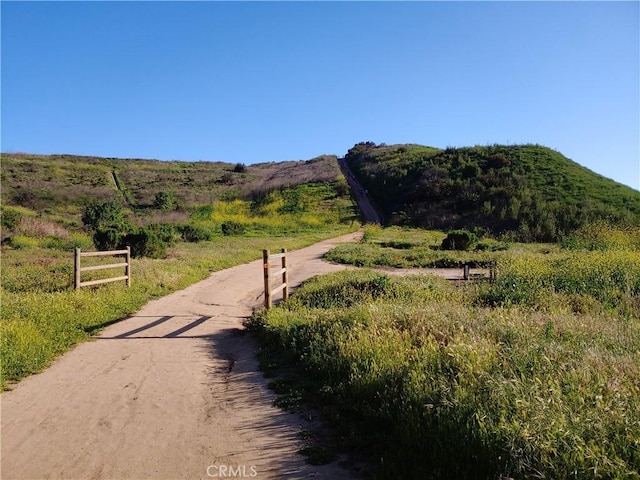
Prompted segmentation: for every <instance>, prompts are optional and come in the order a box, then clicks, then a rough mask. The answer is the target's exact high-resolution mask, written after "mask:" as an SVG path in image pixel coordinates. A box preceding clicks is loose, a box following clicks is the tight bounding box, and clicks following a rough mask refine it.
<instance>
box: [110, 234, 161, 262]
mask: <svg viewBox="0 0 640 480" xmlns="http://www.w3.org/2000/svg"><path fill="white" fill-rule="evenodd" d="M126 246H129V247H131V256H132V257H149V258H161V257H164V256H165V255H166V253H167V244H166V243H165V242H163V241H162V240H161V239H160V237H159V236H158V235H157V234H156V233H155V232H154V231H153V230H151V229H149V228H141V229H139V230H138V231H137V232H132V233H129V234H127V235H125V236H124V237H123V238H122V240H121V242H120V246H119V248H125V247H126Z"/></svg>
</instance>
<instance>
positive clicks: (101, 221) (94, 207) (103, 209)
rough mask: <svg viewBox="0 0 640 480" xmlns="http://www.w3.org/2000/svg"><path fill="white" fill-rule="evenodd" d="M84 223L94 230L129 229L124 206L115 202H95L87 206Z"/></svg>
mask: <svg viewBox="0 0 640 480" xmlns="http://www.w3.org/2000/svg"><path fill="white" fill-rule="evenodd" d="M82 223H84V224H85V225H86V226H87V227H89V228H90V229H92V230H99V229H105V228H116V229H123V228H127V227H128V222H127V221H126V220H125V218H124V209H123V208H122V205H120V204H119V203H118V202H116V201H114V200H109V201H106V202H93V203H91V204H89V205H87V206H86V207H85V209H84V212H83V214H82Z"/></svg>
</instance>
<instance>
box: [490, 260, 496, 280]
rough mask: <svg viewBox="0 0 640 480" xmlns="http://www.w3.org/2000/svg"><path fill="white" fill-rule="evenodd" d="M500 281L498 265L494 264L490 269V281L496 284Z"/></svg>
mask: <svg viewBox="0 0 640 480" xmlns="http://www.w3.org/2000/svg"><path fill="white" fill-rule="evenodd" d="M497 280H498V264H497V263H496V262H493V263H492V264H491V266H490V267H489V281H490V282H491V283H495V282H496V281H497Z"/></svg>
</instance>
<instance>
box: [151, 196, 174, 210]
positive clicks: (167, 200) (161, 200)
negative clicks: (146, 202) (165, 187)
mask: <svg viewBox="0 0 640 480" xmlns="http://www.w3.org/2000/svg"><path fill="white" fill-rule="evenodd" d="M175 203H176V198H175V195H174V194H173V193H171V192H158V193H156V198H155V200H154V201H153V206H154V207H155V208H157V209H159V210H163V211H168V210H173V207H174V206H175Z"/></svg>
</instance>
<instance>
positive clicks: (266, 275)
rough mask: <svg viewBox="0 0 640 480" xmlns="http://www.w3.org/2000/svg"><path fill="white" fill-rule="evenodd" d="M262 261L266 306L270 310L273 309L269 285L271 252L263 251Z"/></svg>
mask: <svg viewBox="0 0 640 480" xmlns="http://www.w3.org/2000/svg"><path fill="white" fill-rule="evenodd" d="M262 260H263V263H264V306H265V308H266V309H267V310H268V309H270V308H271V285H270V284H269V250H262Z"/></svg>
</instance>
